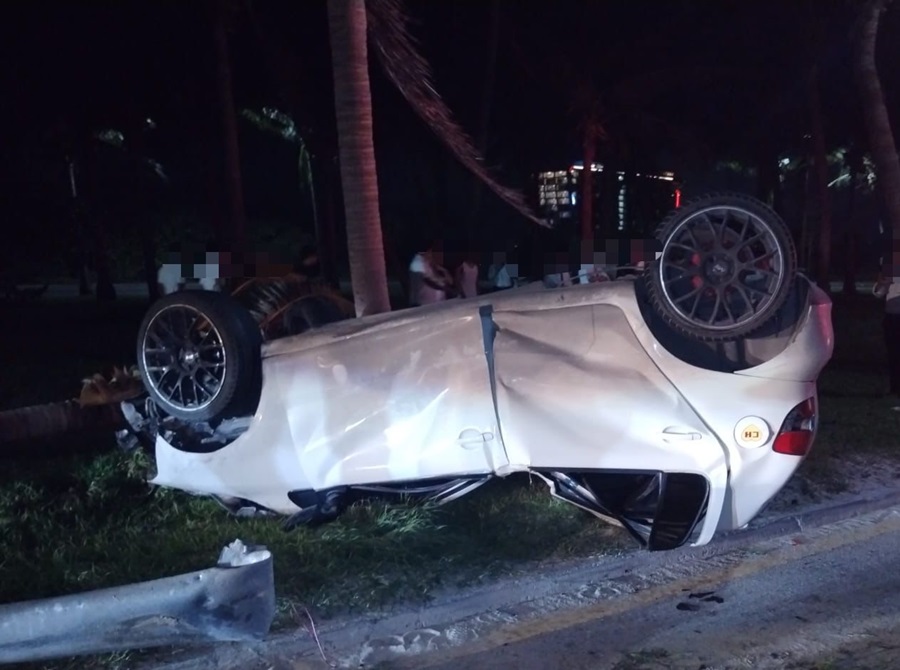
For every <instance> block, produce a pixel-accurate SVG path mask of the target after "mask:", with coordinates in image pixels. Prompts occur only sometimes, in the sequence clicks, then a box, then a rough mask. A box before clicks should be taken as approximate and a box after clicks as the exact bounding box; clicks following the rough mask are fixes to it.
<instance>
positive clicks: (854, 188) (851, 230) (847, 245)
mask: <svg viewBox="0 0 900 670" xmlns="http://www.w3.org/2000/svg"><path fill="white" fill-rule="evenodd" d="M847 164H848V167H849V168H850V196H849V202H848V203H847V224H846V231H847V232H846V235H845V238H844V239H845V242H844V285H843V289H842V290H843V292H844V293H845V294H847V295H853V294H855V293H856V266H857V263H858V261H857V251H858V238H859V235H858V233H857V231H856V226H857V221H858V219H859V213H858V211H857V210H858V209H859V177H860V173H861V172H862V152H861V151H860V149H859V145H858V144H857V143H856V142H854V143H853V144H852V145H851V147H850V150H849V151H848V153H847Z"/></svg>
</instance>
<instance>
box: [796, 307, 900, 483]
mask: <svg viewBox="0 0 900 670" xmlns="http://www.w3.org/2000/svg"><path fill="white" fill-rule="evenodd" d="M882 309H883V307H882V303H880V302H879V301H878V300H876V299H875V298H873V297H871V296H869V295H859V296H853V297H846V296H842V295H836V296H834V311H833V314H834V328H835V352H834V357H833V359H832V361H831V363H830V364H829V365H828V366H827V367H826V368H825V370H824V371H823V373H822V375H821V377H820V378H819V405H820V410H819V414H820V418H819V432H818V435H817V437H816V442H815V444H814V446H813V450H812V452H811V453H810V455H809V457H808V458H807V459H806V461H805V462H804V464H803V466H802V467H801V470H800V475H801V476H803V477H807V478H809V479H810V480H811V481H812V482H813V483H815V484H818V485H820V486H821V487H823V488H825V489H826V490H831V491H839V490H841V489H842V488H843V487H844V486H845V485H846V482H847V479H848V476H849V475H850V474H851V473H849V472H848V471H847V469H846V468H845V467H843V466H842V462H841V461H842V459H844V458H846V457H847V456H862V457H863V458H866V457H871V458H872V459H873V460H874V459H877V458H891V459H897V460H898V461H900V412H893V411H891V409H890V408H891V406H892V405H896V404H897V402H898V401H897V399H896V398H895V399H893V400H892V399H891V398H890V397H888V396H886V395H885V393H886V391H887V388H888V379H887V371H886V355H885V349H884V338H883V334H882V326H881V318H882Z"/></svg>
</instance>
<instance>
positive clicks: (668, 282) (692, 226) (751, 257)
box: [642, 193, 797, 342]
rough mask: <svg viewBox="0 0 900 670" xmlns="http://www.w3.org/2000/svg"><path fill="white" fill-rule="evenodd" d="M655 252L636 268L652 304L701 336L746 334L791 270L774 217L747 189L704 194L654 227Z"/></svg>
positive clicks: (758, 324)
mask: <svg viewBox="0 0 900 670" xmlns="http://www.w3.org/2000/svg"><path fill="white" fill-rule="evenodd" d="M656 236H657V238H658V240H659V242H660V245H661V247H660V248H661V254H660V257H659V258H658V259H656V260H655V261H654V262H653V263H650V264H649V265H648V267H647V269H646V270H645V272H644V274H643V275H642V281H644V284H645V287H646V289H647V294H648V296H649V299H650V302H651V305H652V306H653V308H654V310H655V311H656V312H657V313H658V314H659V315H660V316H661V317H662V319H663V320H664V321H665V322H666V323H667V324H668V325H669V326H670V327H672V328H674V329H675V330H676V331H678V332H680V333H682V334H684V335H687V336H689V337H692V338H696V339H699V340H704V341H711V342H721V341H727V340H735V339H739V338H741V337H746V336H747V335H750V334H751V333H753V332H754V331H756V330H758V329H760V328H762V327H763V326H764V325H765V324H766V323H767V322H768V321H769V319H770V318H772V316H773V315H774V314H775V313H776V312H778V310H779V309H780V308H781V307H782V305H783V304H784V302H785V300H786V299H787V297H788V294H789V293H790V291H791V286H792V284H793V283H794V279H795V277H796V274H797V257H796V251H795V249H794V243H793V240H792V238H791V233H790V231H789V230H788V228H787V226H786V225H785V224H784V222H783V221H782V220H781V217H779V216H778V214H776V213H775V211H774V210H772V209H771V208H770V207H768V206H767V205H766V204H764V203H763V202H760V201H759V200H756V199H755V198H751V197H749V196H746V195H742V194H736V193H724V194H714V195H708V196H705V197H702V198H699V199H697V200H694V201H693V202H690V203H688V204H687V205H685V206H684V207H681V208H679V209H676V210H675V211H673V212H672V213H671V214H670V215H669V216H668V217H667V218H666V219H665V220H664V221H663V222H662V224H660V226H659V228H658V229H657V233H656Z"/></svg>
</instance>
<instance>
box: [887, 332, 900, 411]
mask: <svg viewBox="0 0 900 670" xmlns="http://www.w3.org/2000/svg"><path fill="white" fill-rule="evenodd" d="M884 339H885V342H884V344H885V347H886V349H887V359H888V376H889V379H890V391H889V392H890V393H891V394H892V395H895V396H898V397H900V314H885V315H884Z"/></svg>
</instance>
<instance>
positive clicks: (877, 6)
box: [854, 0, 900, 240]
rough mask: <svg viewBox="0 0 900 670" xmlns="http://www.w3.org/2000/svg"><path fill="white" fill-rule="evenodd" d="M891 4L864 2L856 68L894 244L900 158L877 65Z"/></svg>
mask: <svg viewBox="0 0 900 670" xmlns="http://www.w3.org/2000/svg"><path fill="white" fill-rule="evenodd" d="M890 2H891V0H864V2H862V4H861V6H860V13H859V24H858V26H857V32H856V35H855V37H856V54H855V55H856V58H855V59H854V64H855V66H856V77H857V84H858V86H859V89H860V97H861V98H862V107H863V116H864V118H865V125H866V131H867V133H868V136H869V149H870V151H871V153H872V160H873V162H874V163H875V170H876V174H877V175H878V178H877V182H876V184H877V188H878V192H879V193H880V195H881V199H882V204H883V205H884V212H885V216H886V217H887V219H888V220H887V222H886V223H887V224H889V226H890V228H891V229H892V230H893V236H894V240H900V158H898V156H897V145H896V144H895V143H894V134H893V131H892V130H891V123H890V119H889V118H888V112H887V107H886V106H885V102H884V94H883V92H882V89H881V81H880V79H879V77H878V68H877V66H876V61H875V46H876V38H877V36H878V23H879V19H880V18H881V13H882V12H883V11H884V10H885V9H886V8H887V6H888V5H889V4H890ZM886 227H887V226H886Z"/></svg>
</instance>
